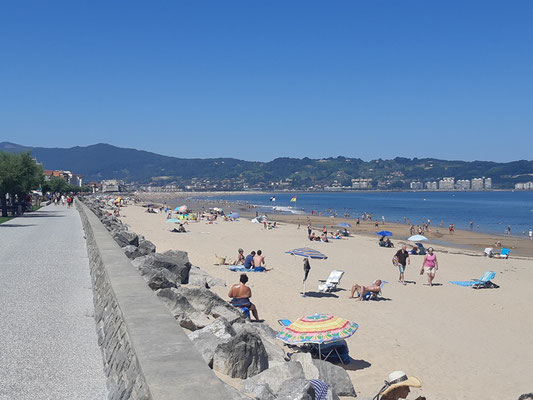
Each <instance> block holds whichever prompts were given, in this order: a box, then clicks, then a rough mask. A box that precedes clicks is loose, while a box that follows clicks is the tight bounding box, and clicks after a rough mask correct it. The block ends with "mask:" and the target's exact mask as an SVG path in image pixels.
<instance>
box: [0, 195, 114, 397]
mask: <svg viewBox="0 0 533 400" xmlns="http://www.w3.org/2000/svg"><path fill="white" fill-rule="evenodd" d="M93 314H94V307H93V298H92V289H91V279H90V275H89V264H88V258H87V251H86V246H85V239H84V237H83V229H82V226H81V221H80V218H79V214H78V211H77V210H76V209H75V208H71V209H67V208H66V207H63V206H53V205H51V206H48V207H44V208H42V209H41V210H39V211H37V212H34V213H31V214H28V215H26V216H24V217H20V218H15V219H12V220H10V221H8V222H6V223H4V224H1V225H0V399H17V400H24V399H56V400H60V399H69V400H73V399H91V400H95V399H105V398H106V397H107V390H106V386H105V376H104V373H103V367H102V365H103V364H102V356H101V353H100V349H99V347H98V344H97V336H96V331H95V322H94V316H93Z"/></svg>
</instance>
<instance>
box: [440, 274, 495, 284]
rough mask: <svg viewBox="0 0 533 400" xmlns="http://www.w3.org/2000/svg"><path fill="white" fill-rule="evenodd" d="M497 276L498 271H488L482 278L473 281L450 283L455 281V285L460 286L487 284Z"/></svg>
mask: <svg viewBox="0 0 533 400" xmlns="http://www.w3.org/2000/svg"><path fill="white" fill-rule="evenodd" d="M495 276H496V272H494V271H487V272H485V274H484V275H483V276H482V277H481V279H474V280H471V281H450V283H453V284H454V285H459V286H467V287H473V286H480V287H481V286H486V285H487V283H488V282H490V281H491V280H492V279H494V277H495Z"/></svg>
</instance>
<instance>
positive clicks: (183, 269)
mask: <svg viewBox="0 0 533 400" xmlns="http://www.w3.org/2000/svg"><path fill="white" fill-rule="evenodd" d="M167 253H168V252H167ZM165 254H166V253H165ZM165 254H159V253H151V254H148V255H146V256H143V257H139V258H137V259H135V264H134V265H135V266H137V268H140V267H146V268H152V269H161V268H163V269H166V270H168V271H170V272H172V273H174V274H176V276H177V277H178V282H179V283H187V282H188V281H189V270H190V269H191V263H190V262H188V261H187V262H186V263H180V262H178V261H177V259H176V257H171V256H168V255H165ZM186 254H187V253H185V255H186Z"/></svg>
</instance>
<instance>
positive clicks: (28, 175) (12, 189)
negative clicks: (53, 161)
mask: <svg viewBox="0 0 533 400" xmlns="http://www.w3.org/2000/svg"><path fill="white" fill-rule="evenodd" d="M41 182H43V169H42V167H41V166H40V165H38V164H37V163H36V162H35V160H34V159H33V158H32V157H31V156H30V153H20V154H13V153H6V152H0V203H1V208H2V217H7V199H6V195H8V194H9V195H10V196H15V195H16V196H17V197H18V198H19V199H24V198H25V197H26V195H27V194H28V193H29V192H30V191H31V190H32V189H37V188H38V187H39V185H40V184H41Z"/></svg>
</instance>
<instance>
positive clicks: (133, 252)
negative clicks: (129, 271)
mask: <svg viewBox="0 0 533 400" xmlns="http://www.w3.org/2000/svg"><path fill="white" fill-rule="evenodd" d="M137 249H138V247H135V246H133V245H131V244H129V245H127V246H124V247H123V248H122V251H123V252H124V254H126V257H128V258H130V259H132V260H133V259H135V258H137V257H139V253H138V251H137Z"/></svg>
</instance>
